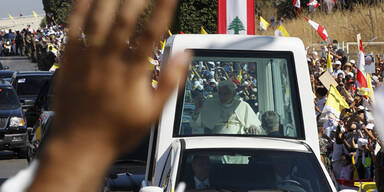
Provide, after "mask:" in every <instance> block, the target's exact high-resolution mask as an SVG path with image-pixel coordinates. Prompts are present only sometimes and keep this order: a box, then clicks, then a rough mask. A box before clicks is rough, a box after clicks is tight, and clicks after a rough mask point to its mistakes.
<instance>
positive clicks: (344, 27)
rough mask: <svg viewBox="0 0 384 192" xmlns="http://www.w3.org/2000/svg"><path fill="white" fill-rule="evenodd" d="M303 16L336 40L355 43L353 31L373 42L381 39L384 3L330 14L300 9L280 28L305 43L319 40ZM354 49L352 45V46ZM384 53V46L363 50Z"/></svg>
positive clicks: (383, 30) (271, 33)
mask: <svg viewBox="0 0 384 192" xmlns="http://www.w3.org/2000/svg"><path fill="white" fill-rule="evenodd" d="M304 17H307V18H309V19H311V20H313V21H315V22H317V23H319V24H321V25H323V26H324V27H325V29H326V30H327V32H328V34H329V37H330V39H331V40H334V39H336V40H338V41H339V42H343V41H344V42H356V34H358V33H361V35H362V39H363V41H369V40H371V39H373V38H375V37H376V40H375V42H384V25H383V24H384V3H383V4H381V5H379V6H375V7H364V6H361V5H360V6H358V7H356V8H355V9H354V11H352V12H351V11H336V12H334V13H331V14H326V13H324V12H319V11H317V12H313V13H308V12H304V13H302V14H301V15H300V17H299V18H297V19H293V20H287V21H285V22H284V23H283V25H284V27H285V28H286V29H287V31H288V32H289V33H290V35H291V36H294V37H299V38H301V39H302V40H303V42H304V44H305V45H306V46H310V45H312V44H318V43H321V42H322V39H321V38H320V37H319V35H318V34H317V32H316V31H315V30H314V29H313V28H312V27H311V26H310V25H309V24H308V23H307V22H306V20H305V19H304ZM261 34H264V35H273V34H274V33H273V30H272V29H269V30H268V31H266V32H262V33H261ZM352 48H353V49H356V47H352ZM370 51H374V52H378V51H381V54H383V53H384V45H381V46H372V45H370V46H369V47H367V51H366V52H370Z"/></svg>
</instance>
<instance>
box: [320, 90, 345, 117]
mask: <svg viewBox="0 0 384 192" xmlns="http://www.w3.org/2000/svg"><path fill="white" fill-rule="evenodd" d="M345 108H346V109H349V105H348V103H347V102H346V101H345V100H344V98H343V96H341V94H340V93H339V91H337V89H336V88H335V86H333V85H332V84H331V87H330V89H329V92H328V97H327V102H326V103H325V106H324V109H323V112H322V116H323V115H325V116H330V117H334V118H337V119H338V118H339V117H340V113H341V111H342V110H343V109H345Z"/></svg>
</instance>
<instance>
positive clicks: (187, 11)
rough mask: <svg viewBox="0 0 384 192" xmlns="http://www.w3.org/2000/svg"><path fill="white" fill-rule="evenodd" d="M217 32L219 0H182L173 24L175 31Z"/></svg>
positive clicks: (173, 30)
mask: <svg viewBox="0 0 384 192" xmlns="http://www.w3.org/2000/svg"><path fill="white" fill-rule="evenodd" d="M201 26H203V27H204V29H205V30H206V31H207V32H208V33H216V32H217V0H180V1H179V4H178V6H177V9H176V14H175V18H174V20H173V24H172V26H171V30H172V32H174V33H179V31H183V32H184V33H196V34H199V33H200V29H201Z"/></svg>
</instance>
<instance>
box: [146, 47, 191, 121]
mask: <svg viewBox="0 0 384 192" xmlns="http://www.w3.org/2000/svg"><path fill="white" fill-rule="evenodd" d="M191 57H192V56H191V54H190V53H188V52H183V53H179V54H176V55H175V56H174V57H172V58H170V60H169V61H168V63H167V64H166V65H165V66H164V68H163V69H162V70H161V73H160V80H159V86H158V89H157V90H156V91H155V93H154V98H156V100H154V104H153V106H154V108H153V109H154V110H153V112H154V114H153V117H157V116H158V114H159V113H160V112H161V110H162V108H163V106H164V104H165V102H166V101H167V100H168V98H169V97H170V96H171V94H173V93H174V90H175V88H176V85H177V84H179V89H181V88H182V87H183V86H184V82H185V78H186V75H187V69H188V66H189V63H190V60H191Z"/></svg>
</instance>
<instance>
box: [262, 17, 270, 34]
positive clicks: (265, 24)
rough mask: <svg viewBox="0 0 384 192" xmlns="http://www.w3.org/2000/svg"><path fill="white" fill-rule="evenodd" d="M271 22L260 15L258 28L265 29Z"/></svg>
mask: <svg viewBox="0 0 384 192" xmlns="http://www.w3.org/2000/svg"><path fill="white" fill-rule="evenodd" d="M270 25H271V24H269V23H268V21H266V20H265V19H264V18H263V17H262V16H260V30H263V31H266V30H267V29H268V27H269V26H270Z"/></svg>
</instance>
